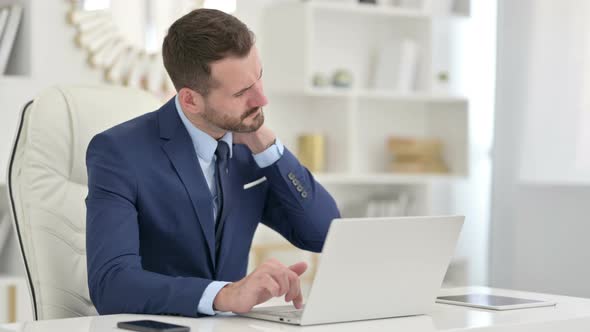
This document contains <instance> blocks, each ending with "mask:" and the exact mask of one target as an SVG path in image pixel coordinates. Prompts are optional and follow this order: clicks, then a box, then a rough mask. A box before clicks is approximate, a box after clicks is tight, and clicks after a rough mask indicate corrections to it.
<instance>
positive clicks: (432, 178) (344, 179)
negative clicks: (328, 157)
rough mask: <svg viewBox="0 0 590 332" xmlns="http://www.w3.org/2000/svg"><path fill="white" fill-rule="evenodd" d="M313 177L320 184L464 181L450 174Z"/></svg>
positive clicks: (333, 175) (346, 174)
mask: <svg viewBox="0 0 590 332" xmlns="http://www.w3.org/2000/svg"><path fill="white" fill-rule="evenodd" d="M314 177H315V178H316V180H317V181H318V182H320V183H321V184H366V185H375V184H389V185H391V184H400V185H405V184H431V183H433V182H452V181H457V180H463V179H465V177H464V176H459V175H450V174H430V173H428V174H392V173H373V174H371V173H364V174H354V173H317V174H314Z"/></svg>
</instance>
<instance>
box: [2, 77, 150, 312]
mask: <svg viewBox="0 0 590 332" xmlns="http://www.w3.org/2000/svg"><path fill="white" fill-rule="evenodd" d="M160 104H161V102H160V101H159V100H158V99H157V98H156V97H154V96H152V95H150V94H148V93H147V92H143V91H141V90H136V89H129V88H122V87H112V86H93V87H91V86H88V87H84V86H72V87H54V88H50V89H47V90H46V91H44V92H42V93H41V94H40V95H39V96H38V97H37V98H35V100H34V101H33V102H30V103H29V104H27V105H26V106H25V108H24V110H23V112H22V116H21V120H20V124H19V127H18V131H17V135H16V139H15V142H14V145H13V150H12V156H11V158H10V165H9V170H8V191H9V198H10V203H11V209H12V217H13V225H14V227H15V230H16V233H17V236H18V240H19V245H20V248H21V252H22V256H23V259H24V263H25V270H26V273H27V278H28V279H29V287H30V292H31V298H32V304H33V313H34V316H35V319H55V318H65V317H77V316H90V315H96V314H97V312H96V309H95V308H94V306H93V304H92V301H91V300H90V296H89V292H88V281H87V272H86V206H85V202H84V200H85V198H86V195H87V192H88V187H87V181H88V179H87V175H86V161H85V159H86V158H85V156H86V148H87V146H88V143H89V142H90V140H91V139H92V137H93V136H94V135H95V134H97V133H99V132H101V131H103V130H105V129H107V128H110V127H112V126H114V125H116V124H118V123H121V122H123V121H125V120H128V119H131V118H134V117H136V116H139V115H141V114H144V113H146V112H150V111H153V110H156V109H157V108H158V107H159V106H160Z"/></svg>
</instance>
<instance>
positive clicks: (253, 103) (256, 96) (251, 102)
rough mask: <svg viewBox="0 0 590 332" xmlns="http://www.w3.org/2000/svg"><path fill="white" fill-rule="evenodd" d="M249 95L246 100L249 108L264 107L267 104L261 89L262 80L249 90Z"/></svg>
mask: <svg viewBox="0 0 590 332" xmlns="http://www.w3.org/2000/svg"><path fill="white" fill-rule="evenodd" d="M250 91H251V94H250V98H249V99H248V107H249V108H257V107H264V106H266V104H268V99H267V98H266V96H265V95H264V89H263V87H262V80H258V82H256V84H255V85H254V86H253V87H252V89H250Z"/></svg>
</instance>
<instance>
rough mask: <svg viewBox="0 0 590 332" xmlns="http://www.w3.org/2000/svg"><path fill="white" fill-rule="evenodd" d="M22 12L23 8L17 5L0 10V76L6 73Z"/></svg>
mask: <svg viewBox="0 0 590 332" xmlns="http://www.w3.org/2000/svg"><path fill="white" fill-rule="evenodd" d="M22 12H23V7H22V6H21V5H18V4H13V5H10V6H8V7H2V8H0V75H2V74H4V73H6V66H7V65H8V59H9V58H10V53H11V51H12V46H13V45H14V41H15V39H16V33H17V31H18V26H19V24H20V21H21V16H22Z"/></svg>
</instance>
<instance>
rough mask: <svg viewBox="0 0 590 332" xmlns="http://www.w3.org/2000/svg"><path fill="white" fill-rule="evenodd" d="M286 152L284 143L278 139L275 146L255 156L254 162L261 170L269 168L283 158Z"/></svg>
mask: <svg viewBox="0 0 590 332" xmlns="http://www.w3.org/2000/svg"><path fill="white" fill-rule="evenodd" d="M284 150H285V147H284V146H283V143H282V142H281V141H280V140H279V139H278V138H277V140H276V141H275V144H273V145H271V146H269V147H268V148H267V149H266V150H264V151H262V152H260V153H258V154H255V155H253V156H254V161H256V164H258V167H260V168H264V167H268V166H270V165H272V164H274V163H275V162H277V160H279V159H280V158H281V157H282V156H283V151H284Z"/></svg>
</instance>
